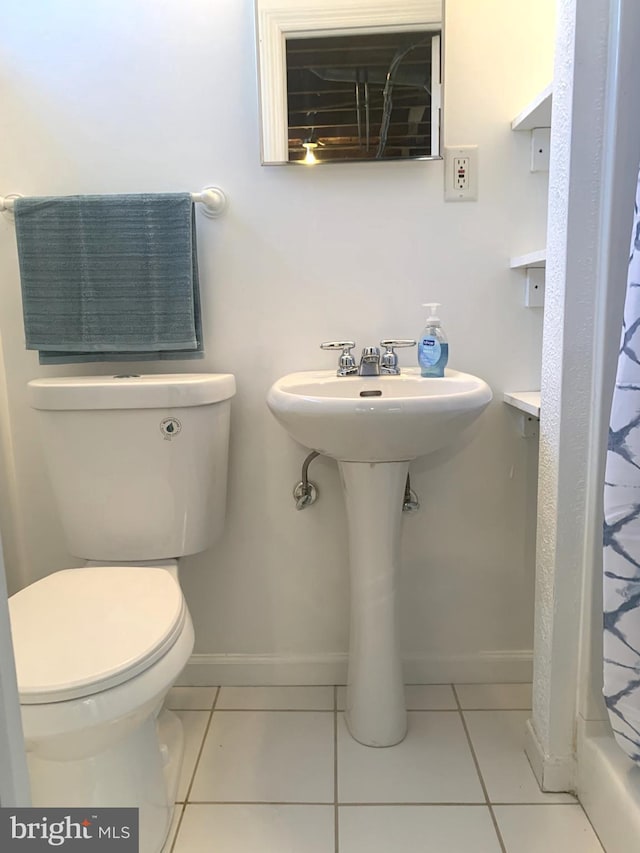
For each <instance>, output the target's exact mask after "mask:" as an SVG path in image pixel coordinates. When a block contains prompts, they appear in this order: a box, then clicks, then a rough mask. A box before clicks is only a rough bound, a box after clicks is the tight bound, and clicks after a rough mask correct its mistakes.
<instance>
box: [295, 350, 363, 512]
mask: <svg viewBox="0 0 640 853" xmlns="http://www.w3.org/2000/svg"><path fill="white" fill-rule="evenodd" d="M354 346H355V344H354ZM316 456H320V454H319V453H318V452H317V451H316V450H314V451H312V452H311V453H310V454H309V455H308V456H307V458H306V459H305V460H304V462H303V463H302V479H301V480H300V482H299V483H298V484H297V485H296V486H295V488H294V490H293V499H294V500H295V502H296V509H306V508H307V507H308V506H311V504H314V503H315V502H316V501H317V500H318V487H317V486H316V484H315V483H312V482H311V480H309V479H308V477H307V471H308V470H309V465H310V464H311V463H312V462H313V460H314V459H315V458H316Z"/></svg>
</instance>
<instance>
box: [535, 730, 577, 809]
mask: <svg viewBox="0 0 640 853" xmlns="http://www.w3.org/2000/svg"><path fill="white" fill-rule="evenodd" d="M524 738H525V742H524V751H525V753H526V756H527V758H528V759H529V764H530V765H531V769H532V770H533V775H534V776H535V777H536V779H537V780H538V785H540V788H541V789H542V790H543V791H553V792H559V791H566V792H568V793H574V792H575V790H576V776H577V764H576V757H575V755H574V754H573V753H571V754H570V755H564V756H556V755H553V756H551V755H545V752H544V750H543V748H542V744H541V743H540V740H539V738H538V736H537V735H536V732H535V729H534V727H533V723H532V721H531V720H527V724H526V728H525V736H524Z"/></svg>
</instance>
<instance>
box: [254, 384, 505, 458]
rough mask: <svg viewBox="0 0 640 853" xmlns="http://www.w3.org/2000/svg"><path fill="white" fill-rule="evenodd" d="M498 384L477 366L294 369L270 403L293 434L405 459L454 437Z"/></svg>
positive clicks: (342, 451) (333, 450) (335, 450)
mask: <svg viewBox="0 0 640 853" xmlns="http://www.w3.org/2000/svg"><path fill="white" fill-rule="evenodd" d="M491 398H492V393H491V389H490V388H489V386H488V385H487V383H486V382H484V381H483V380H482V379H479V378H478V377H477V376H472V375H471V374H469V373H459V372H458V371H456V370H447V371H446V372H445V376H444V377H442V378H441V379H440V378H423V377H422V376H420V371H419V369H418V368H412V369H409V370H404V371H403V372H402V374H401V375H400V376H336V374H335V371H332V370H310V371H304V372H302V373H290V374H288V375H287V376H283V377H282V379H279V380H278V381H277V382H275V383H274V384H273V385H272V386H271V389H270V390H269V394H268V396H267V403H268V405H269V408H270V409H271V411H272V412H273V414H274V415H275V417H276V418H277V419H278V421H279V422H280V423H281V424H282V426H283V427H284V428H285V429H286V430H287V431H288V433H289V434H290V435H291V437H292V438H294V439H295V440H296V441H298V442H300V444H302V445H304V446H305V447H308V448H310V449H311V450H317V451H319V452H320V453H322V454H324V455H325V456H332V457H333V458H334V459H339V460H341V461H345V462H400V461H405V460H409V459H415V458H416V457H418V456H423V455H424V454H426V453H431V452H432V451H434V450H438V449H439V448H441V447H444V446H445V445H446V444H449V443H450V442H451V441H452V440H453V439H454V438H455V437H456V435H457V434H458V433H459V432H460V431H461V430H463V429H464V428H465V427H467V426H468V425H469V424H470V423H472V422H473V421H474V420H475V419H476V418H477V417H478V415H479V414H480V413H481V412H482V411H483V410H484V409H485V408H486V406H487V405H488V404H489V403H490V402H491Z"/></svg>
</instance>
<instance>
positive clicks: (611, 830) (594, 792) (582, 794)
mask: <svg viewBox="0 0 640 853" xmlns="http://www.w3.org/2000/svg"><path fill="white" fill-rule="evenodd" d="M577 787H578V796H579V798H580V803H581V804H582V807H583V808H584V810H585V812H586V813H587V816H588V818H589V820H590V821H591V823H592V824H593V828H594V829H595V831H596V832H597V834H598V837H599V838H600V841H601V842H602V846H603V847H604V848H605V850H606V851H607V853H637V850H638V839H639V838H640V809H639V808H638V803H639V802H640V773H639V772H638V768H637V767H634V765H633V764H632V762H631V761H630V760H629V758H628V757H627V756H626V755H625V754H624V753H623V752H622V750H621V749H620V747H619V746H618V744H617V743H616V742H615V740H614V737H613V734H612V733H611V728H610V726H609V724H608V722H605V721H604V720H602V721H600V720H597V721H588V722H587V721H585V720H584V719H582V717H579V718H578V786H577Z"/></svg>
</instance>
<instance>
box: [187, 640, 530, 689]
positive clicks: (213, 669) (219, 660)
mask: <svg viewBox="0 0 640 853" xmlns="http://www.w3.org/2000/svg"><path fill="white" fill-rule="evenodd" d="M532 661H533V654H532V652H531V650H530V649H524V650H520V651H504V652H477V653H474V654H467V655H432V656H429V657H426V656H425V657H412V658H406V659H405V660H404V663H403V671H404V680H405V682H406V683H407V684H451V683H457V684H465V683H468V684H486V683H496V684H498V683H509V682H511V683H518V682H528V681H531V678H532V667H533V663H532ZM347 666H348V655H347V654H346V653H328V654H324V655H278V654H256V655H250V654H195V655H192V656H191V659H190V661H189V663H188V664H187V666H186V667H185V669H184V670H183V672H182V674H181V676H180V678H179V679H178V681H177V684H178V685H189V686H205V687H208V686H212V685H216V686H226V687H230V686H243V685H277V684H299V685H313V684H346V682H347Z"/></svg>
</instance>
